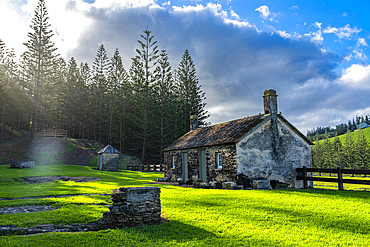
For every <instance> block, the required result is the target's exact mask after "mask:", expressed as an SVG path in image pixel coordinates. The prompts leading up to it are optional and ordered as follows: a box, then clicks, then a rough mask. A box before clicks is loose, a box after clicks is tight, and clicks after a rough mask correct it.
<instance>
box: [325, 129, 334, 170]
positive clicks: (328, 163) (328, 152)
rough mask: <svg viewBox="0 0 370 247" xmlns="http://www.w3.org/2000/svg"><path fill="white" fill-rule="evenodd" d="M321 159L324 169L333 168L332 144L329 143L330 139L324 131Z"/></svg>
mask: <svg viewBox="0 0 370 247" xmlns="http://www.w3.org/2000/svg"><path fill="white" fill-rule="evenodd" d="M323 151H324V152H323V158H324V160H323V161H324V167H325V168H329V169H330V168H333V164H332V163H333V162H332V158H333V157H332V144H331V142H330V139H329V137H328V131H327V129H325V141H324V144H323Z"/></svg>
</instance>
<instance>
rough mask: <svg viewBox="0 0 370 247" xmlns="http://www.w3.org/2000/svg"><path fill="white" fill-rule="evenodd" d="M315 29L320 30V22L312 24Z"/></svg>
mask: <svg viewBox="0 0 370 247" xmlns="http://www.w3.org/2000/svg"><path fill="white" fill-rule="evenodd" d="M313 25H314V26H315V27H317V28H318V29H321V25H322V23H321V22H317V21H316V22H315V23H314V24H313Z"/></svg>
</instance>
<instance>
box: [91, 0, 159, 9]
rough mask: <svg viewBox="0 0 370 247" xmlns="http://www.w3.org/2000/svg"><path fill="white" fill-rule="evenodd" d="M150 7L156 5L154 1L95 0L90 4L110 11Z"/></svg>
mask: <svg viewBox="0 0 370 247" xmlns="http://www.w3.org/2000/svg"><path fill="white" fill-rule="evenodd" d="M152 5H154V6H155V5H157V4H156V3H155V1H154V0H95V2H94V3H93V4H92V6H94V7H96V8H109V9H111V10H112V11H114V10H116V9H120V8H138V7H143V6H152ZM157 6H158V5H157Z"/></svg>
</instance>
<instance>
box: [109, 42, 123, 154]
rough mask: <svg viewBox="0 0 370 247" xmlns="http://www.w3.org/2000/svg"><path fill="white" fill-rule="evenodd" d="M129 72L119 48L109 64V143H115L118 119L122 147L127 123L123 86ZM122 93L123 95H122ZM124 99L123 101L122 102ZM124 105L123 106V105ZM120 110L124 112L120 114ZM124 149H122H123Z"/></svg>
mask: <svg viewBox="0 0 370 247" xmlns="http://www.w3.org/2000/svg"><path fill="white" fill-rule="evenodd" d="M127 80H128V79H127V73H126V71H125V69H124V68H123V64H122V58H121V55H120V54H119V51H118V48H117V49H116V50H115V52H114V55H113V57H112V58H111V60H110V66H109V80H108V81H109V88H110V90H109V95H110V96H109V98H108V100H109V133H108V140H109V144H113V138H114V135H113V133H114V132H115V131H114V123H115V121H116V119H118V122H119V123H118V127H117V129H118V132H119V134H118V135H117V136H118V137H119V144H120V149H121V148H122V147H123V146H122V144H123V143H124V138H125V136H124V133H125V130H124V123H125V110H126V109H125V108H126V107H125V106H126V102H125V98H124V95H123V94H122V93H123V91H122V90H123V88H124V87H126V85H127ZM120 95H121V97H120ZM122 101H123V102H122ZM121 105H122V107H121ZM120 110H122V111H123V114H119V112H120ZM121 151H122V150H121Z"/></svg>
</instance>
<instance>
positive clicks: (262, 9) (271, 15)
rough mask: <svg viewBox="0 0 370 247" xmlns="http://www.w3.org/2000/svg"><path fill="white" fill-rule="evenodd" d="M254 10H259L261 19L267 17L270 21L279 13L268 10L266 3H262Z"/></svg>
mask: <svg viewBox="0 0 370 247" xmlns="http://www.w3.org/2000/svg"><path fill="white" fill-rule="evenodd" d="M255 11H258V12H260V17H262V18H263V19H269V20H270V21H274V18H275V17H276V16H277V14H279V13H274V12H270V10H269V7H267V5H262V6H260V7H258V8H257V9H255Z"/></svg>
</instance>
